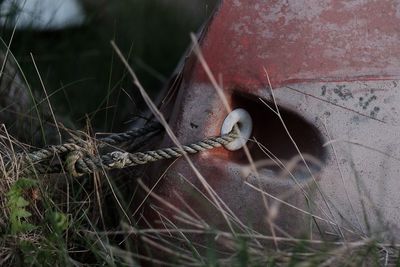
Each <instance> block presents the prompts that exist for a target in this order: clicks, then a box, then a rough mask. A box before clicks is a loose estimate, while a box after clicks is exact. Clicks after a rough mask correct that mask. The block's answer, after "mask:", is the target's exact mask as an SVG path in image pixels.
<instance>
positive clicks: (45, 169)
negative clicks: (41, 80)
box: [9, 123, 238, 177]
mask: <svg viewBox="0 0 400 267" xmlns="http://www.w3.org/2000/svg"><path fill="white" fill-rule="evenodd" d="M160 127H161V125H160V124H158V123H152V124H150V125H149V126H147V127H144V128H141V129H137V130H132V131H129V132H125V133H121V134H113V135H110V136H108V137H106V138H102V139H100V141H102V142H104V143H107V144H110V145H111V144H112V145H118V144H120V143H123V142H127V141H132V139H134V138H137V137H141V136H144V135H147V134H149V133H154V132H155V131H160V129H161V128H160ZM237 138H238V134H236V133H234V131H232V132H230V133H228V134H224V135H221V136H216V137H208V138H205V139H203V140H201V141H199V142H196V143H192V144H189V145H182V146H181V147H169V148H163V149H158V150H150V151H144V152H135V153H129V152H126V151H113V152H109V153H105V154H103V155H100V154H98V155H96V154H94V153H93V152H92V151H89V149H86V148H85V147H84V146H83V145H77V144H75V143H66V144H62V145H56V146H50V147H48V148H44V149H40V150H38V151H34V152H30V153H28V154H25V156H24V157H23V161H22V172H23V174H25V175H33V174H35V175H38V174H52V173H62V172H67V173H68V174H70V175H71V176H73V177H78V176H82V175H84V174H90V173H95V172H98V171H104V170H112V169H123V168H127V167H132V166H137V165H143V164H147V163H150V162H155V161H158V160H163V159H172V158H179V157H181V156H183V155H184V154H196V153H199V152H202V151H206V150H209V149H213V148H217V147H221V146H225V145H227V144H229V143H231V142H232V141H234V140H235V139H237ZM91 150H93V149H91ZM55 156H57V157H58V158H59V159H61V162H59V164H52V163H51V162H50V160H51V159H54V158H55ZM9 166H13V164H9Z"/></svg>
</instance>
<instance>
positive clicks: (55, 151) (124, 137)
mask: <svg viewBox="0 0 400 267" xmlns="http://www.w3.org/2000/svg"><path fill="white" fill-rule="evenodd" d="M161 129H162V126H161V124H160V123H158V122H151V123H149V124H148V125H146V126H145V127H143V128H139V129H134V130H130V131H127V132H123V133H115V134H111V135H109V136H107V137H104V138H100V139H99V141H100V142H102V143H103V144H100V146H102V145H104V144H107V145H111V146H116V145H119V144H122V143H125V142H128V141H129V142H132V141H133V140H134V139H136V138H138V137H141V136H144V135H147V134H149V133H155V132H159V131H160V130H161ZM75 142H76V143H72V142H69V143H65V144H61V145H54V146H49V147H47V148H43V149H40V150H37V151H34V152H30V153H28V154H27V155H26V160H27V161H31V162H33V163H35V162H40V161H44V160H48V159H50V158H52V157H54V156H55V155H60V154H64V153H70V152H73V151H76V150H82V149H83V147H82V146H83V144H82V142H77V141H75ZM77 143H78V144H77Z"/></svg>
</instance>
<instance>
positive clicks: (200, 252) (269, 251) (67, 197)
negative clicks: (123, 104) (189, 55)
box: [0, 43, 399, 266]
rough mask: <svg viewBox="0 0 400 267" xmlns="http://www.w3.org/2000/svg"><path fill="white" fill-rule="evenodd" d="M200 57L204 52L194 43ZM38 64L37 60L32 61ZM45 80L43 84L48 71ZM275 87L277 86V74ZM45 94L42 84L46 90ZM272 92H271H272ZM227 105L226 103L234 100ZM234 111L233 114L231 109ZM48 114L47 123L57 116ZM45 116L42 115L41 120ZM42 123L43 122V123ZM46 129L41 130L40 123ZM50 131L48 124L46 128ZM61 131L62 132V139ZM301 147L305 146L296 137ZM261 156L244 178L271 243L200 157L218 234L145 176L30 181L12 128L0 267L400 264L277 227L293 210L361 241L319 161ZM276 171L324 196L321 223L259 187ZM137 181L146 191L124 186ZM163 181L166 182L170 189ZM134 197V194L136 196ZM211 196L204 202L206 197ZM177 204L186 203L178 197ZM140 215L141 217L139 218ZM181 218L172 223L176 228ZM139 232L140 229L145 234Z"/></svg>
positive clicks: (6, 149) (392, 251)
mask: <svg viewBox="0 0 400 267" xmlns="http://www.w3.org/2000/svg"><path fill="white" fill-rule="evenodd" d="M112 45H113V47H114V49H115V51H116V53H117V55H118V56H119V57H120V59H121V60H122V62H123V64H124V65H125V67H126V68H127V70H128V72H129V73H130V75H131V77H132V79H133V83H134V84H135V86H136V87H137V88H139V91H140V93H141V94H142V96H143V98H144V100H145V102H146V104H147V105H148V107H149V109H150V110H151V111H152V112H153V114H154V116H155V117H156V118H157V119H158V120H159V121H160V122H162V123H163V125H164V127H165V129H166V132H167V134H168V135H169V137H170V138H171V139H172V140H173V141H174V143H175V144H176V145H177V146H180V145H181V144H180V143H179V141H178V140H177V138H176V136H175V135H174V133H173V130H172V129H171V128H170V127H169V125H168V123H167V121H166V119H165V118H164V117H163V115H162V113H161V112H160V111H159V110H158V109H157V107H156V105H154V103H153V102H152V101H151V99H150V97H149V96H148V95H147V93H146V91H145V90H144V88H143V86H142V85H141V83H140V82H139V80H138V78H137V76H136V74H135V72H134V71H133V70H132V68H131V67H130V66H129V64H128V63H127V61H126V59H125V58H124V56H123V55H122V53H121V52H120V51H119V49H118V47H117V46H116V45H115V43H112ZM195 48H196V50H195V51H196V53H197V55H198V56H199V57H200V58H202V57H201V51H200V50H199V49H198V47H197V46H196V44H195ZM32 59H33V58H32ZM201 62H202V64H203V67H204V68H205V70H206V72H207V73H208V75H209V76H210V80H211V81H212V83H213V85H214V87H215V88H216V90H217V91H218V92H219V94H220V95H221V97H222V98H223V94H222V89H221V87H220V85H219V84H218V83H217V82H216V79H215V78H214V77H213V76H212V73H211V71H210V70H209V68H208V67H207V64H206V62H205V61H204V60H201ZM37 71H38V75H39V74H40V73H39V70H38V69H37ZM265 72H266V79H267V81H269V78H268V73H267V71H265ZM44 88H45V86H44V84H43V89H44ZM270 88H271V85H270ZM271 94H272V97H273V106H270V105H269V104H268V103H265V108H268V109H270V110H271V111H272V112H274V114H275V115H276V116H277V117H278V118H279V120H280V121H281V122H282V126H283V127H285V129H286V131H287V134H288V135H289V136H290V132H289V130H288V128H287V127H286V124H285V121H284V119H283V118H282V116H281V115H280V111H279V106H278V105H277V103H276V101H275V98H274V95H273V91H272V90H271ZM43 101H46V102H47V103H48V107H49V110H50V117H51V118H52V119H53V125H54V126H55V127H56V131H55V132H56V133H59V136H60V138H63V134H62V133H61V132H62V131H63V132H65V133H64V134H67V133H68V131H65V130H63V129H62V128H59V127H58V122H57V118H56V117H57V116H56V115H55V114H54V113H53V112H52V110H51V101H50V98H49V96H48V95H47V94H45V98H44V100H43ZM223 102H225V103H227V101H226V100H223ZM226 108H227V110H230V107H229V105H228V104H226ZM48 115H49V114H47V115H46V116H48ZM42 116H43V114H39V115H38V117H39V118H41V117H42ZM39 121H40V120H39ZM41 125H42V124H41ZM42 128H44V127H43V125H42ZM53 132H54V131H53ZM69 134H71V135H74V136H87V137H88V138H86V139H84V140H81V141H82V142H84V143H85V144H86V145H87V146H88V147H91V148H92V149H93V150H94V151H95V150H97V148H96V145H95V142H93V138H91V137H90V136H93V134H92V131H91V130H90V127H89V126H88V127H87V130H86V131H85V132H84V134H83V135H82V133H79V132H76V131H70V132H69ZM291 140H292V142H293V145H295V146H296V143H295V141H294V139H293V138H291ZM253 141H254V142H256V143H257V144H258V145H259V147H260V148H262V149H264V150H265V160H264V161H260V162H259V161H253V160H252V157H251V154H250V152H249V151H248V150H247V156H248V159H249V162H250V164H249V166H246V167H244V168H243V170H242V171H243V175H244V176H246V177H248V176H252V177H253V178H254V179H248V180H247V181H246V182H244V184H243V186H248V187H250V188H252V189H254V193H255V194H256V193H257V194H260V195H261V196H262V199H263V203H264V205H265V208H266V210H267V211H268V218H267V222H268V225H269V226H270V229H271V231H270V232H271V234H270V235H267V234H261V233H258V232H256V231H255V230H254V229H252V227H251V226H249V225H246V224H245V223H244V222H242V221H241V220H240V219H239V218H238V217H237V216H236V215H235V214H234V212H233V211H232V210H231V209H230V208H229V206H228V205H227V203H225V202H224V201H223V199H222V198H221V197H220V196H219V195H218V194H217V193H216V192H215V190H214V189H213V188H212V187H211V186H210V184H209V183H208V182H207V179H206V178H207V177H204V176H203V175H202V174H201V170H199V169H197V168H196V167H195V165H194V164H193V162H192V161H191V158H190V157H189V156H187V155H185V160H186V162H187V163H188V165H189V166H190V168H192V170H193V171H194V172H195V174H196V176H197V178H198V179H199V181H200V182H201V183H200V184H201V186H202V187H201V188H197V187H195V186H194V185H193V184H192V183H191V182H190V181H189V180H188V179H186V178H185V177H182V179H183V180H184V181H186V183H187V184H188V185H189V186H191V187H192V188H193V189H194V190H195V191H197V192H203V193H202V194H203V197H204V199H205V200H206V201H207V202H208V203H209V205H210V206H212V207H214V208H216V209H217V210H218V212H219V213H220V215H221V216H222V218H223V220H224V222H225V224H226V225H225V226H226V227H225V228H224V229H219V228H216V227H215V226H213V225H212V224H210V223H209V222H208V218H202V217H201V216H200V215H199V214H198V213H197V212H196V208H194V207H190V206H189V205H188V204H187V203H185V200H184V199H182V198H181V199H180V201H181V202H182V203H183V206H184V208H179V207H177V206H175V205H174V204H172V203H168V201H166V200H165V199H163V198H162V197H161V196H159V195H157V194H156V193H155V192H154V191H153V189H154V187H152V188H149V187H148V185H146V183H145V182H143V180H144V179H145V176H144V175H143V173H140V171H135V170H133V171H130V172H128V173H112V174H111V173H107V172H100V173H97V174H96V175H92V176H86V177H82V178H79V179H72V178H71V177H68V175H66V174H60V175H56V176H54V175H53V176H34V177H22V176H21V174H20V172H19V169H20V168H19V166H18V162H19V161H18V159H16V158H15V157H16V155H17V154H18V153H21V152H23V151H28V150H30V149H31V147H29V146H28V145H26V144H23V143H21V142H19V141H17V140H16V139H14V138H13V137H12V136H11V135H10V134H9V133H8V131H7V128H6V127H5V126H4V125H3V127H2V130H1V134H0V152H1V156H2V157H1V158H0V159H1V160H2V161H1V162H0V163H1V164H0V173H1V179H0V205H1V206H2V213H1V216H0V227H1V237H0V265H2V266H7V265H8V266H18V265H19V266H50V265H53V266H54V265H55V266H89V265H106V266H139V265H141V264H144V265H146V264H147V265H149V264H154V265H155V266H157V265H159V266H375V265H376V266H379V265H384V266H388V265H392V264H399V263H398V262H397V256H398V252H399V250H398V248H399V246H398V245H397V244H395V243H393V244H385V243H382V242H380V241H379V240H377V239H375V238H373V237H365V236H360V239H359V240H356V241H346V239H341V240H340V241H337V242H328V241H324V240H317V239H311V238H295V237H292V236H290V235H289V234H287V233H285V232H284V231H282V230H281V229H280V228H279V226H278V225H277V224H276V223H275V217H276V214H278V213H279V210H280V208H282V207H285V208H290V209H293V210H296V212H298V213H299V214H307V215H309V216H310V217H312V218H313V219H314V220H320V221H323V222H325V223H328V224H330V225H331V226H332V227H333V228H335V229H337V230H338V232H339V233H341V234H342V235H343V236H344V235H345V234H344V233H347V232H350V233H354V232H353V229H351V228H346V227H343V226H342V225H341V224H339V223H338V222H337V220H336V218H335V216H334V215H333V214H334V212H333V211H332V210H330V206H331V205H330V202H329V199H328V198H327V197H326V195H325V193H324V192H323V191H322V189H321V188H319V187H318V182H317V180H316V179H315V177H314V173H313V172H312V170H311V168H310V167H309V165H308V164H309V162H315V163H318V162H319V161H318V159H315V158H312V157H310V156H308V155H306V154H303V153H302V152H301V151H300V149H299V148H298V147H297V146H296V148H297V151H298V155H297V156H296V157H295V158H294V159H293V160H290V161H286V162H285V161H282V160H280V159H279V158H278V157H276V156H274V155H273V154H271V153H268V149H267V148H266V147H265V146H264V145H263V144H261V143H259V142H258V141H257V140H253ZM6 158H9V159H13V160H12V162H13V164H14V165H12V166H6V165H5V161H4V159H6ZM271 164H272V165H277V166H278V167H279V168H280V169H281V171H282V172H281V175H284V176H287V177H290V178H292V179H293V180H294V181H295V182H296V186H298V188H299V189H300V191H301V192H302V193H303V195H304V198H306V199H308V200H309V201H310V202H312V200H311V199H310V198H309V196H308V193H307V190H305V188H306V187H307V186H309V185H313V186H316V187H317V191H318V193H319V194H321V195H322V196H323V199H324V201H325V204H326V207H328V208H327V209H322V208H320V209H321V210H320V213H321V214H322V216H320V215H317V214H312V213H310V211H308V210H304V209H302V208H300V207H297V206H295V205H293V204H290V203H289V202H287V201H286V199H287V197H288V196H290V195H291V194H293V193H294V192H285V194H282V195H279V196H275V195H272V194H270V193H269V192H266V191H265V190H264V189H262V188H261V187H260V183H259V182H260V180H262V179H266V178H265V177H263V174H262V172H261V171H260V170H261V169H262V168H263V167H265V166H270V165H271ZM299 164H300V165H301V166H305V171H307V172H309V175H310V177H311V179H310V180H308V181H307V182H306V183H305V182H302V181H298V180H297V179H296V176H295V175H294V170H295V169H296V168H297V167H298V166H299ZM126 177H130V178H131V179H132V180H133V178H135V179H138V180H137V183H135V182H132V181H129V182H126V180H125V178H126ZM162 178H163V176H161V177H159V180H161V179H162ZM139 189H141V190H143V191H144V192H146V195H145V196H144V197H141V199H143V202H138V203H135V202H133V203H132V201H134V200H136V199H134V196H132V195H135V194H136V192H138V191H139ZM132 192H134V193H132ZM204 192H205V193H204ZM176 197H177V198H178V199H179V197H180V196H179V195H178V194H177V195H176ZM147 199H151V200H154V201H155V202H153V204H152V205H148V206H146V208H147V209H152V210H153V212H154V213H155V214H158V218H159V220H160V221H161V222H162V224H163V227H162V228H159V229H155V228H154V227H152V226H151V225H152V224H151V223H149V222H147V221H146V217H144V216H141V215H142V214H141V206H142V204H143V203H145V201H146V200H147ZM157 202H160V203H163V206H165V207H168V209H170V210H172V211H173V212H174V214H175V216H174V218H170V217H169V213H168V212H167V211H166V210H165V209H163V208H161V206H157V205H156V204H154V203H157ZM132 211H134V213H133V215H132ZM172 219H173V220H172ZM139 225H140V226H139Z"/></svg>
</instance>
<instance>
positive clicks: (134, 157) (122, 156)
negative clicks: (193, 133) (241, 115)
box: [68, 132, 238, 175]
mask: <svg viewBox="0 0 400 267" xmlns="http://www.w3.org/2000/svg"><path fill="white" fill-rule="evenodd" d="M237 137H238V135H237V134H236V133H233V132H231V133H229V134H226V135H222V136H217V137H209V138H206V139H204V140H201V141H199V142H197V143H193V144H189V145H183V146H181V147H169V148H163V149H158V150H150V151H146V152H136V153H128V152H121V151H114V152H111V153H107V154H105V155H102V156H100V157H95V156H91V155H86V156H85V157H83V158H80V159H78V160H76V164H75V169H69V170H68V171H69V173H78V174H79V175H81V174H84V173H94V172H96V171H99V170H111V169H122V168H126V167H132V166H137V165H143V164H147V163H150V162H155V161H158V160H163V159H172V158H179V157H182V156H183V155H184V154H196V153H199V152H203V151H206V150H210V149H213V148H217V147H222V146H223V145H227V144H229V143H230V142H232V141H233V140H235V139H236V138H237Z"/></svg>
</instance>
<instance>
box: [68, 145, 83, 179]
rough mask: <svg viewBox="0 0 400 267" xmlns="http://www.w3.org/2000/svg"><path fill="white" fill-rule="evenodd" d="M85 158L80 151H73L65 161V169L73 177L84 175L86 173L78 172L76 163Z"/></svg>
mask: <svg viewBox="0 0 400 267" xmlns="http://www.w3.org/2000/svg"><path fill="white" fill-rule="evenodd" d="M82 157H83V153H82V152H81V151H79V150H75V151H72V152H70V153H68V155H67V158H66V160H65V167H66V170H67V172H68V173H69V175H71V176H72V177H80V176H82V175H84V173H79V172H78V171H77V170H76V163H77V162H78V160H79V159H81V158H82Z"/></svg>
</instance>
